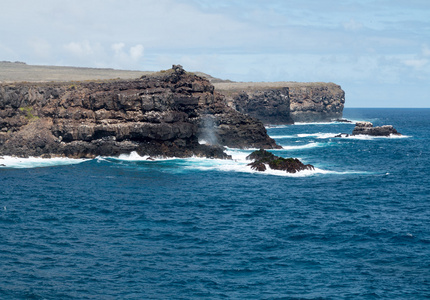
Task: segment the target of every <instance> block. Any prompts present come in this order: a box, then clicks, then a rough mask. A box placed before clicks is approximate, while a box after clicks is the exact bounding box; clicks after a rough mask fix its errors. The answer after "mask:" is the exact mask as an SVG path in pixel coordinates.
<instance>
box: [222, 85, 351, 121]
mask: <svg viewBox="0 0 430 300" xmlns="http://www.w3.org/2000/svg"><path fill="white" fill-rule="evenodd" d="M214 85H215V88H216V90H217V91H219V92H221V93H223V94H224V95H226V97H227V101H228V103H229V105H230V106H231V107H233V108H235V109H236V110H238V111H240V112H243V113H246V114H248V115H250V116H253V117H256V118H258V119H260V120H261V121H262V122H263V123H265V124H292V123H294V122H330V121H331V120H333V119H341V118H342V113H343V107H344V103H345V92H344V91H343V90H342V89H341V87H340V86H339V85H336V84H334V83H298V82H268V83H263V82H255V83H254V82H219V83H215V84H214Z"/></svg>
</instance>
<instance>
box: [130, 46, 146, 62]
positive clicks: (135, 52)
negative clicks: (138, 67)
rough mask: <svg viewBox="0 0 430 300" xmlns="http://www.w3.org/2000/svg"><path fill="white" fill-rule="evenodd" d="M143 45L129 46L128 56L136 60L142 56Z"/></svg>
mask: <svg viewBox="0 0 430 300" xmlns="http://www.w3.org/2000/svg"><path fill="white" fill-rule="evenodd" d="M143 49H144V48H143V46H142V45H136V46H133V47H131V48H130V57H131V59H132V60H134V61H136V60H138V59H140V58H141V57H142V56H143Z"/></svg>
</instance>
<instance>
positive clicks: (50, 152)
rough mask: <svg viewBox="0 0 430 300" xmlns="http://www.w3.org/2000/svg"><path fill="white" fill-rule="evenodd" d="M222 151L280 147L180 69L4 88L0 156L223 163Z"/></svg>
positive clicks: (1, 90)
mask: <svg viewBox="0 0 430 300" xmlns="http://www.w3.org/2000/svg"><path fill="white" fill-rule="evenodd" d="M222 146H229V147H239V148H247V147H251V148H258V147H261V148H266V149H267V148H269V149H270V148H278V147H279V146H277V145H276V143H275V141H274V140H273V139H271V138H270V137H269V136H268V135H267V132H266V130H265V128H264V126H263V124H262V123H261V122H260V121H258V120H256V119H254V118H252V117H249V116H246V115H244V114H241V113H239V112H238V111H236V110H234V109H232V108H230V107H229V106H228V105H227V102H226V99H225V97H224V96H223V95H221V94H219V93H216V92H215V91H214V87H213V85H212V84H211V83H210V82H209V81H208V80H206V79H204V78H202V77H199V76H196V75H194V74H192V73H188V72H185V71H184V70H183V69H182V67H181V66H174V67H173V68H172V69H171V70H167V71H161V72H158V73H153V74H149V75H144V76H142V77H141V78H139V79H134V80H108V81H90V82H49V83H46V82H44V83H41V82H39V83H28V82H21V83H17V82H15V83H4V84H1V85H0V155H17V156H46V157H49V156H67V157H76V158H77V157H95V156H98V155H104V156H107V155H108V156H112V155H119V154H122V153H130V152H131V151H136V152H137V153H139V154H140V155H150V156H176V157H187V156H193V155H196V156H205V157H223V158H225V157H227V155H226V154H225V153H224V152H223V148H222Z"/></svg>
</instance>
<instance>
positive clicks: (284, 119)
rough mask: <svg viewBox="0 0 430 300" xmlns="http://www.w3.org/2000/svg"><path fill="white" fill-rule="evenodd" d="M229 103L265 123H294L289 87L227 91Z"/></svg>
mask: <svg viewBox="0 0 430 300" xmlns="http://www.w3.org/2000/svg"><path fill="white" fill-rule="evenodd" d="M226 95H228V96H227V100H228V102H229V105H230V106H232V107H233V108H235V109H236V110H237V111H239V112H241V113H244V114H248V115H250V116H252V117H254V118H257V119H259V120H261V122H263V123H264V124H292V123H293V122H294V121H293V119H292V118H291V114H290V97H289V91H288V88H287V87H284V88H276V89H257V90H252V89H248V90H242V91H237V92H231V93H226Z"/></svg>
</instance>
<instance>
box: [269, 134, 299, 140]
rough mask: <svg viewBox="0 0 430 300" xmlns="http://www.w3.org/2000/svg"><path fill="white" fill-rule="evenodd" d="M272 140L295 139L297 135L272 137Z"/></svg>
mask: <svg viewBox="0 0 430 300" xmlns="http://www.w3.org/2000/svg"><path fill="white" fill-rule="evenodd" d="M270 137H271V138H272V139H295V138H297V135H271V136H270Z"/></svg>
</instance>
